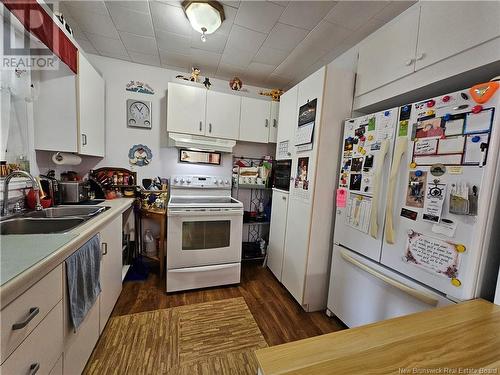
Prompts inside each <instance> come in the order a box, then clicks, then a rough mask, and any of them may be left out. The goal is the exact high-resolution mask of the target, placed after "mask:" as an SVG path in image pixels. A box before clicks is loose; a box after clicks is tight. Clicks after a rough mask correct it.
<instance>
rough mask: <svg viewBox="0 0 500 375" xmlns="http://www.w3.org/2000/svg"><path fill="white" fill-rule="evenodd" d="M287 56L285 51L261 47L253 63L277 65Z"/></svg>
mask: <svg viewBox="0 0 500 375" xmlns="http://www.w3.org/2000/svg"><path fill="white" fill-rule="evenodd" d="M287 56H288V52H286V51H282V50H279V49H274V48H269V47H264V46H262V47H260V49H259V51H258V52H257V54H256V55H255V57H254V58H253V61H254V62H258V63H264V64H269V65H279V64H281V62H282V61H283V60H285V58H286V57H287Z"/></svg>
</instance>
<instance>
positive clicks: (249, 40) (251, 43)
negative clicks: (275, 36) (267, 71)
mask: <svg viewBox="0 0 500 375" xmlns="http://www.w3.org/2000/svg"><path fill="white" fill-rule="evenodd" d="M266 36H267V34H263V33H259V32H257V31H253V30H250V29H247V28H244V27H241V26H238V25H233V27H232V29H231V32H230V33H229V38H228V40H227V45H226V49H231V48H238V49H239V50H242V51H248V52H253V53H254V54H255V53H256V52H257V51H258V50H259V48H260V47H261V46H262V43H263V42H264V40H265V39H266Z"/></svg>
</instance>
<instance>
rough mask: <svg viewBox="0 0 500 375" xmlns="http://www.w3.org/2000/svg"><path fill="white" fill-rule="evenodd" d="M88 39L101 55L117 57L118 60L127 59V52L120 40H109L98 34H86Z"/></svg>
mask: <svg viewBox="0 0 500 375" xmlns="http://www.w3.org/2000/svg"><path fill="white" fill-rule="evenodd" d="M85 35H86V36H87V39H88V40H89V41H90V42H91V43H92V45H93V46H94V47H95V49H96V50H97V51H98V52H99V53H100V54H101V55H106V56H110V55H116V56H121V57H118V58H124V57H127V58H128V55H127V51H126V50H125V47H124V46H123V43H122V41H121V40H120V39H112V38H107V37H104V36H101V35H97V34H91V33H85Z"/></svg>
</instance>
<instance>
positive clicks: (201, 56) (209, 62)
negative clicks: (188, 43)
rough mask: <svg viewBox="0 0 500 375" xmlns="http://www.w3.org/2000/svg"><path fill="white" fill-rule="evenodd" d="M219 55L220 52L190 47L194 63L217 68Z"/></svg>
mask: <svg viewBox="0 0 500 375" xmlns="http://www.w3.org/2000/svg"><path fill="white" fill-rule="evenodd" d="M221 56H222V55H221V54H220V53H215V52H210V51H204V50H202V49H197V48H191V58H192V62H193V64H194V65H200V66H210V67H212V68H215V69H214V70H217V66H218V65H219V61H220V59H221Z"/></svg>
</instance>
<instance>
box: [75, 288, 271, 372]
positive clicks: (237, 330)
mask: <svg viewBox="0 0 500 375" xmlns="http://www.w3.org/2000/svg"><path fill="white" fill-rule="evenodd" d="M264 347H267V344H266V341H265V340H264V337H263V336H262V334H261V332H260V330H259V327H258V326H257V323H256V322H255V320H254V318H253V316H252V314H251V313H250V310H249V309H248V306H247V304H246V303H245V300H244V299H243V298H242V297H239V298H231V299H225V300H220V301H215V302H207V303H200V304H195V305H186V306H179V307H173V308H169V309H164V310H155V311H148V312H144V313H139V314H132V315H124V316H119V317H114V318H111V319H110V320H109V322H108V324H107V326H106V329H105V330H104V332H103V334H102V336H101V338H100V340H99V342H98V344H97V346H96V348H95V349H94V352H93V353H92V356H91V358H90V359H89V362H88V363H87V366H86V368H85V371H84V374H96V375H97V374H98V375H102V374H120V375H122V374H134V375H136V374H172V375H177V374H179V375H191V374H193V375H195V374H231V375H233V374H252V375H254V374H256V373H257V361H256V359H255V356H254V351H255V350H257V349H260V348H264Z"/></svg>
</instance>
